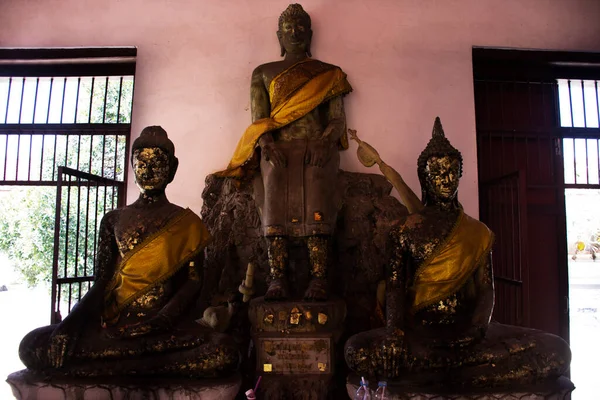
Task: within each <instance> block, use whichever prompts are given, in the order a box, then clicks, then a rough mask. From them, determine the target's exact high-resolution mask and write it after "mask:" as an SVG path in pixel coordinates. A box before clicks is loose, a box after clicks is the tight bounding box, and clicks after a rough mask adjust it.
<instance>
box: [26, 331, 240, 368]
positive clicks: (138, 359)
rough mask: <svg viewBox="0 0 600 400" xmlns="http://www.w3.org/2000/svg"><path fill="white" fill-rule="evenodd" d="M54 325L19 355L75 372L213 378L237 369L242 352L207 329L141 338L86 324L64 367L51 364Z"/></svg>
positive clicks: (31, 363)
mask: <svg viewBox="0 0 600 400" xmlns="http://www.w3.org/2000/svg"><path fill="white" fill-rule="evenodd" d="M53 330H54V326H46V327H42V328H38V329H36V330H34V331H32V332H30V333H29V334H28V335H27V336H25V338H23V341H22V342H21V346H20V348H19V356H20V357H21V360H22V361H23V363H24V364H25V365H26V366H27V367H28V368H30V369H33V370H40V371H48V372H52V373H57V374H64V375H71V376H106V375H154V374H161V375H178V376H194V377H213V376H221V375H226V374H228V373H230V372H233V371H235V370H236V368H237V367H238V364H239V359H240V356H239V351H238V350H237V347H236V346H235V343H233V341H232V339H231V338H230V337H229V336H227V335H224V334H220V333H216V332H211V331H207V330H206V329H203V328H199V327H198V328H194V329H189V328H188V329H185V330H184V329H177V328H175V329H173V330H172V331H170V332H168V333H166V334H156V335H149V336H146V337H137V338H135V339H120V338H110V337H107V336H106V334H105V332H103V330H102V328H98V329H89V328H88V329H86V330H85V331H84V333H83V334H82V335H81V337H80V339H79V341H78V342H77V346H76V348H75V350H74V352H73V354H72V355H71V357H70V358H69V359H68V360H67V362H65V365H64V367H62V368H58V369H53V368H52V366H51V363H50V357H49V354H50V345H49V344H50V335H51V333H52V331H53Z"/></svg>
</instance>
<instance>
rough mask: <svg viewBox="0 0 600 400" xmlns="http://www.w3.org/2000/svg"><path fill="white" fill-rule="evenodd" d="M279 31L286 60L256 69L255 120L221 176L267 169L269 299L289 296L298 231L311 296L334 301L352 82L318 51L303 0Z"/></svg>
mask: <svg viewBox="0 0 600 400" xmlns="http://www.w3.org/2000/svg"><path fill="white" fill-rule="evenodd" d="M277 37H278V39H279V43H280V46H281V55H282V56H285V59H284V60H282V61H275V62H271V63H267V64H263V65H260V66H258V67H257V68H256V69H255V70H254V72H253V73H252V83H251V87H250V97H251V107H252V121H253V123H252V125H250V127H249V128H248V129H247V130H246V132H245V133H244V135H243V136H242V138H241V139H240V141H239V143H238V145H237V148H236V150H235V153H234V155H233V157H232V159H231V161H230V162H229V165H228V167H227V169H226V170H225V171H221V172H219V173H217V175H219V176H222V177H234V178H243V177H248V176H252V174H251V172H252V173H253V172H254V171H253V170H255V169H256V168H260V174H257V176H256V179H255V184H254V187H255V190H254V196H255V200H256V204H257V205H258V208H259V212H260V216H261V222H262V226H263V234H264V236H265V238H266V239H267V245H268V253H269V269H270V275H271V283H270V285H269V288H268V289H267V293H266V294H265V299H266V300H283V299H285V298H287V297H288V294H289V291H288V287H287V279H286V270H287V269H288V258H289V257H288V255H289V245H290V238H302V240H303V241H305V242H306V246H307V248H308V255H309V263H310V269H311V271H310V272H311V275H312V279H311V281H310V283H309V287H308V289H307V290H306V292H305V294H304V298H305V299H306V300H317V301H319V300H326V299H327V297H328V284H327V268H328V264H329V258H330V257H329V247H330V238H331V235H332V233H333V229H334V227H335V223H336V217H337V212H338V209H339V207H340V202H339V199H338V193H337V192H336V187H337V184H336V180H337V174H338V170H339V163H340V156H339V152H338V149H339V148H341V149H346V148H347V147H348V139H347V136H346V116H345V113H344V104H343V101H342V96H343V95H345V94H347V93H349V92H350V91H351V90H352V88H351V87H350V84H349V83H348V81H347V80H346V74H345V73H344V72H343V71H342V70H341V69H340V68H339V67H337V66H335V65H331V64H326V63H324V62H321V61H318V60H314V59H311V58H310V57H311V53H310V42H311V39H312V30H311V20H310V16H309V15H308V14H307V13H306V11H304V9H303V8H302V6H301V5H299V4H291V5H290V6H289V7H288V8H287V9H286V10H285V11H284V12H283V13H282V14H281V16H280V17H279V29H278V31H277ZM256 149H260V152H255V150H256ZM259 154H260V160H257V158H258V157H255V155H259Z"/></svg>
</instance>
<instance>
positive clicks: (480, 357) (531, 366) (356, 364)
mask: <svg viewBox="0 0 600 400" xmlns="http://www.w3.org/2000/svg"><path fill="white" fill-rule="evenodd" d="M385 333H386V330H385V329H384V328H382V329H376V330H371V331H368V332H363V333H359V334H357V335H354V336H352V337H351V338H350V339H349V340H348V341H347V342H346V348H345V357H346V362H347V364H348V366H349V367H350V368H351V369H352V370H354V371H355V372H357V373H358V374H361V375H366V376H374V375H375V376H377V377H378V378H387V379H399V380H400V379H401V380H403V381H404V380H406V381H409V382H413V383H431V384H441V385H460V386H479V387H491V386H502V385H507V384H508V385H510V384H513V385H514V384H532V383H536V382H540V381H544V380H548V379H555V378H558V377H559V376H560V375H562V374H563V373H564V372H565V371H566V370H567V369H568V367H569V363H570V360H571V352H570V350H569V346H568V345H567V344H566V343H565V341H564V340H562V339H561V338H560V337H558V336H555V335H551V334H549V333H545V332H542V331H538V330H535V329H527V328H522V327H517V326H510V325H502V324H496V323H492V324H490V326H489V329H488V331H487V334H486V337H485V339H483V340H482V341H481V342H479V343H476V344H473V345H470V346H466V347H463V348H457V347H454V348H445V347H435V346H434V345H433V344H432V343H429V342H427V341H426V340H423V339H422V338H416V337H411V335H410V334H407V336H406V337H404V338H398V339H396V343H394V342H393V341H391V340H390V339H389V338H386V336H385Z"/></svg>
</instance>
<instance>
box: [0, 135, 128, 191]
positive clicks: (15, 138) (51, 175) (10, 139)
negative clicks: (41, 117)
mask: <svg viewBox="0 0 600 400" xmlns="http://www.w3.org/2000/svg"><path fill="white" fill-rule="evenodd" d="M129 133H130V126H129V124H119V125H117V124H112V125H110V126H108V125H100V126H93V125H92V126H86V127H78V126H73V125H53V124H48V125H47V126H43V127H41V126H39V125H35V124H27V125H23V124H21V125H5V126H0V154H1V152H2V151H4V157H2V158H3V165H2V166H1V167H2V168H3V173H2V179H1V180H0V185H39V186H48V185H55V184H56V171H57V168H58V166H59V165H61V166H68V167H71V168H77V169H80V170H83V171H84V172H89V173H96V174H97V175H100V176H103V177H105V178H110V179H117V180H124V179H125V174H126V169H127V163H126V162H124V161H125V160H118V156H119V155H121V157H124V156H125V155H126V152H127V148H126V145H127V144H128V138H129ZM3 136H4V137H3ZM107 137H108V138H110V139H107ZM84 140H89V142H90V145H89V146H82V145H81V143H82V141H84ZM27 141H28V142H29V143H28V145H27ZM107 142H110V144H109V145H107ZM113 146H114V148H113ZM84 147H85V148H84ZM84 152H89V156H87V154H85V155H86V156H87V157H85V158H84V160H85V161H87V165H86V163H85V162H83V163H82V162H81V160H82V155H83V154H84ZM107 160H110V162H109V164H108V165H106V161H107ZM0 163H2V161H0ZM38 163H39V168H38ZM21 169H22V170H23V171H24V172H23V173H19V172H20V170H21ZM33 170H39V176H32V175H36V174H31V171H33Z"/></svg>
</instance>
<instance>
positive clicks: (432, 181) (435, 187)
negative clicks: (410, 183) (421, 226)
mask: <svg viewBox="0 0 600 400" xmlns="http://www.w3.org/2000/svg"><path fill="white" fill-rule="evenodd" d="M425 174H426V177H427V178H426V182H427V191H428V192H429V193H430V194H431V195H433V197H434V198H435V199H437V200H440V201H443V202H447V201H449V200H452V199H454V197H455V196H456V192H457V191H458V180H459V175H460V160H457V159H456V158H454V157H449V156H443V157H436V156H433V157H430V158H429V159H428V160H427V166H426V167H425Z"/></svg>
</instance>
